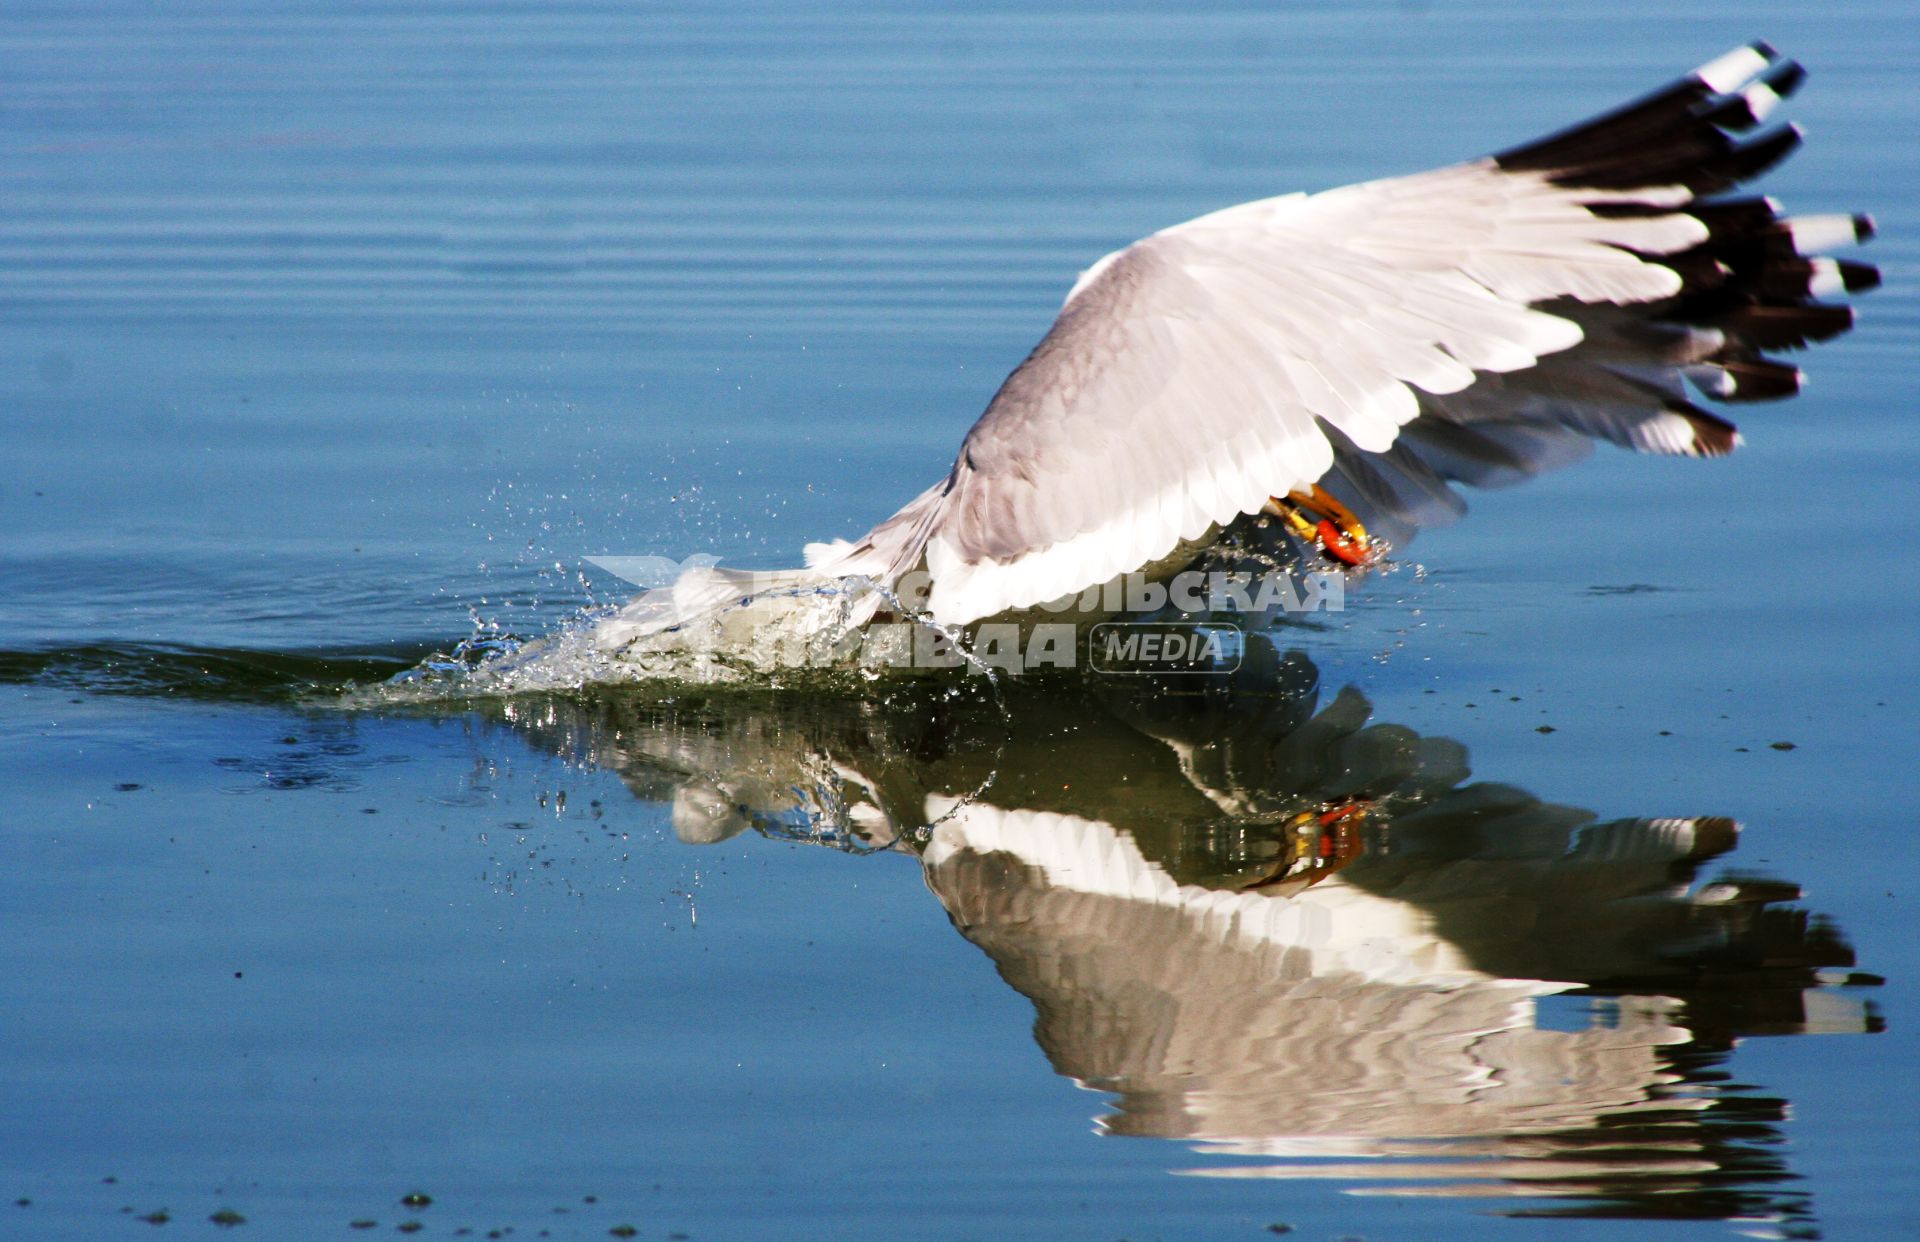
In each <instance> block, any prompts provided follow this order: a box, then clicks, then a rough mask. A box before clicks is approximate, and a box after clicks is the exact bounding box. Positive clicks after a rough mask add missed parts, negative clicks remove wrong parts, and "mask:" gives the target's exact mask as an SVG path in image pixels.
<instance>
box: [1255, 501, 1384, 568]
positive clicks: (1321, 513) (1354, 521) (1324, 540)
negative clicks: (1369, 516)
mask: <svg viewBox="0 0 1920 1242" xmlns="http://www.w3.org/2000/svg"><path fill="white" fill-rule="evenodd" d="M1303 510H1304V511H1305V512H1302V511H1303ZM1266 512H1268V513H1271V514H1273V515H1274V516H1275V517H1277V518H1279V519H1280V520H1281V521H1283V522H1285V523H1286V524H1287V529H1288V530H1290V531H1292V532H1293V533H1294V534H1295V535H1298V536H1299V537H1300V538H1301V539H1302V540H1303V541H1305V542H1307V543H1312V544H1317V545H1319V547H1320V550H1321V551H1323V552H1325V553H1326V554H1327V555H1328V556H1330V557H1332V558H1333V559H1335V560H1337V561H1344V562H1346V563H1347V564H1349V565H1366V564H1369V563H1371V562H1372V561H1374V560H1376V559H1378V557H1379V555H1380V549H1379V547H1378V546H1377V545H1376V544H1375V543H1374V541H1373V538H1372V536H1370V535H1368V534H1367V528H1366V527H1365V526H1363V525H1361V522H1360V519H1359V518H1358V517H1356V516H1354V512H1353V510H1351V509H1349V508H1347V507H1346V506H1345V505H1343V504H1341V503H1340V502H1339V501H1338V500H1335V499H1334V498H1333V497H1332V496H1331V495H1330V494H1329V493H1328V492H1327V490H1326V489H1325V488H1323V487H1321V486H1320V485H1319V484H1318V483H1316V484H1314V485H1313V487H1312V488H1311V489H1310V490H1308V491H1304V492H1303V491H1299V490H1297V489H1296V490H1294V491H1291V492H1288V493H1287V495H1286V499H1284V500H1282V499H1281V498H1279V497H1277V496H1275V497H1271V498H1269V499H1268V501H1267V505H1266ZM1307 514H1312V515H1313V516H1314V517H1315V518H1318V519H1319V521H1318V522H1317V523H1316V522H1314V521H1312V520H1310V519H1309V518H1308V517H1307V516H1306V515H1307Z"/></svg>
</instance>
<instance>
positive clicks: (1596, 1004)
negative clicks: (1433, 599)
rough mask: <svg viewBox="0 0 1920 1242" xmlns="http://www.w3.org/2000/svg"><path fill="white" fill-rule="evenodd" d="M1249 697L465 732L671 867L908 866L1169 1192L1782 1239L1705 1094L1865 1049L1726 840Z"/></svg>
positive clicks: (583, 718)
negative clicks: (661, 837)
mask: <svg viewBox="0 0 1920 1242" xmlns="http://www.w3.org/2000/svg"><path fill="white" fill-rule="evenodd" d="M1255 654H1258V652H1257V651H1256V652H1255ZM1255 663H1257V664H1260V665H1261V666H1260V667H1248V668H1245V669H1243V670H1242V672H1241V674H1240V675H1238V676H1235V677H1188V678H1179V679H1165V680H1160V681H1147V680H1143V679H1137V678H1119V677H1114V678H1105V679H1090V680H1088V681H1085V682H1076V683H1074V684H1073V685H1071V686H1068V687H1062V686H1059V685H1054V686H1048V687H1036V686H1031V685H1022V684H1019V683H1016V684H1014V685H1013V686H1011V687H1009V688H1006V689H1004V690H1002V691H999V692H995V691H994V690H993V689H992V688H990V687H988V686H987V685H986V684H985V683H984V682H983V681H982V680H981V679H977V678H976V679H972V680H970V681H969V682H968V683H966V684H964V685H962V686H960V687H958V688H955V687H954V686H952V685H945V686H938V687H936V686H910V687H906V688H900V689H895V690H893V691H891V692H890V693H888V694H886V695H884V696H877V697H859V698H847V697H835V696H804V697H803V696H793V695H786V696H780V695H772V694H763V695H753V694H745V693H738V692H729V693H726V694H721V695H708V696H704V697H688V696H686V695H684V694H683V695H680V696H678V697H676V698H674V699H663V698H660V697H633V696H631V695H614V694H603V695H595V696H592V697H584V698H576V699H567V700H533V701H530V700H524V699H523V700H516V701H510V702H508V703H506V704H503V705H500V706H499V707H497V708H495V709H494V710H496V711H498V712H500V713H501V714H502V715H503V716H505V717H506V718H507V719H509V720H510V721H511V722H512V723H513V725H514V727H515V729H516V731H519V732H522V733H524V734H525V735H527V736H529V737H530V738H531V739H533V740H534V741H535V742H536V744H537V745H539V746H541V747H543V748H546V749H552V750H555V751H557V752H559V753H561V754H564V755H566V756H568V757H569V758H570V759H572V760H574V761H576V762H581V763H584V764H589V765H592V766H595V767H600V768H607V769H611V770H613V771H615V772H617V773H618V774H619V775H620V776H621V778H622V779H623V780H624V781H625V782H626V783H627V785H628V786H629V787H630V788H631V789H632V790H633V791H634V792H635V793H636V794H637V795H639V796H641V797H643V798H648V799H657V800H660V801H664V802H668V803H670V804H671V806H672V816H673V824H674V828H675V830H676V832H677V833H678V834H679V835H680V836H681V837H682V838H683V839H685V840H687V841H690V842H708V841H715V840H719V839H723V838H726V837H730V836H733V835H735V834H737V833H740V832H742V831H746V830H756V831H759V832H761V833H764V834H767V835H770V836H776V837H784V838H794V839H803V840H809V841H815V842H819V843H823V844H829V845H837V846H840V847H842V848H848V849H868V850H870V849H883V848H890V849H895V850H900V851H903V852H912V853H916V854H918V856H919V858H920V860H921V862H922V864H923V866H924V870H925V874H926V879H927V883H928V885H929V887H930V888H931V889H932V891H933V892H934V894H935V895H936V896H937V897H938V898H939V899H940V901H941V903H942V904H943V905H944V906H945V907H946V909H947V911H948V913H949V914H950V915H951V917H952V919H953V922H954V926H955V927H956V928H958V929H959V931H960V932H961V934H963V935H964V936H966V937H967V939H968V940H970V941H972V942H973V943H974V944H976V945H978V946H979V947H980V948H981V949H982V950H984V951H985V952H986V953H987V954H988V955H990V956H991V957H992V959H993V960H994V963H995V964H996V966H997V967H998V969H999V971H1000V974H1001V975H1002V977H1004V978H1005V979H1006V981H1007V982H1008V983H1009V984H1011V985H1012V986H1013V987H1015V988H1017V989H1018V990H1019V991H1020V992H1021V993H1023V994H1024V995H1025V996H1027V997H1028V998H1029V999H1030V1000H1031V1001H1032V1002H1033V1005H1034V1008H1035V1010H1036V1012H1037V1015H1038V1017H1037V1021H1036V1022H1035V1026H1034V1034H1035V1037H1036V1039H1037V1040H1038V1041H1039V1043H1040V1045H1041V1047H1042V1048H1043V1049H1044V1050H1045V1052H1046V1055H1047V1057H1048V1058H1049V1059H1050V1061H1051V1062H1052V1064H1053V1066H1054V1068H1055V1069H1056V1070H1057V1071H1058V1072H1060V1073H1061V1074H1063V1075H1066V1076H1068V1077H1070V1078H1072V1079H1074V1080H1075V1081H1076V1082H1079V1083H1081V1084H1083V1085H1085V1086H1087V1087H1090V1088H1094V1089H1097V1090H1100V1091H1103V1092H1107V1093H1110V1094H1111V1097H1112V1101H1111V1104H1110V1107H1109V1111H1108V1112H1107V1114H1106V1115H1105V1116H1104V1117H1103V1118H1101V1121H1100V1124H1101V1126H1102V1127H1103V1128H1104V1130H1105V1131H1107V1132H1109V1133H1113V1134H1126V1135H1141V1136H1152V1137H1158V1138H1168V1139H1178V1140H1181V1141H1183V1142H1185V1143H1188V1144H1190V1145H1192V1146H1193V1148H1194V1149H1195V1150H1197V1151H1199V1152H1203V1153H1206V1154H1209V1155H1211V1156H1215V1157H1218V1159H1216V1160H1214V1161H1212V1162H1209V1163H1203V1164H1202V1166H1201V1167H1198V1168H1194V1169H1189V1170H1185V1171H1188V1172H1193V1173H1198V1174H1202V1175H1207V1176H1217V1177H1260V1178H1302V1177H1308V1178H1332V1179H1337V1180H1339V1181H1341V1182H1343V1183H1346V1184H1348V1185H1349V1186H1351V1187H1353V1188H1355V1189H1361V1190H1366V1191H1368V1192H1370V1193H1384V1194H1420V1195H1458V1196H1496V1197H1510V1198H1512V1199H1514V1200H1516V1202H1513V1203H1511V1204H1509V1205H1508V1207H1507V1209H1506V1210H1510V1211H1520V1212H1527V1213H1533V1214H1569V1215H1581V1216H1596V1215H1623V1216H1647V1217H1653V1216H1659V1217H1694V1218H1704V1219H1742V1220H1746V1221H1748V1222H1750V1226H1751V1228H1753V1229H1755V1230H1757V1231H1759V1232H1760V1233H1761V1234H1762V1235H1763V1236H1765V1235H1774V1236H1804V1235H1806V1234H1807V1233H1808V1231H1809V1230H1810V1229H1811V1218H1810V1209H1809V1205H1808V1204H1807V1203H1806V1202H1805V1201H1804V1197H1803V1196H1802V1195H1801V1194H1799V1193H1797V1192H1795V1191H1794V1190H1793V1189H1792V1187H1791V1183H1792V1182H1793V1180H1794V1175H1793V1174H1792V1172H1791V1171H1790V1170H1789V1168H1788V1167H1787V1166H1786V1164H1785V1162H1784V1160H1783V1159H1782V1157H1781V1155H1780V1147H1781V1144H1782V1142H1783V1136H1782V1133H1781V1130H1780V1128H1779V1126H1780V1123H1781V1121H1782V1120H1783V1118H1784V1116H1785V1112H1786V1104H1785V1102H1784V1101H1782V1100H1779V1099H1773V1098H1769V1097H1766V1096H1764V1095H1761V1094H1759V1093H1757V1092H1756V1091H1754V1090H1753V1089H1751V1088H1748V1087H1744V1086H1738V1085H1735V1084H1734V1083H1733V1081H1732V1079H1731V1078H1730V1076H1729V1074H1728V1073H1727V1072H1726V1069H1725V1068H1724V1066H1725V1063H1726V1061H1727V1059H1728V1056H1729V1054H1730V1052H1731V1050H1732V1048H1733V1046H1734V1044H1735V1041H1736V1040H1738V1039H1739V1038H1741V1037H1742V1036H1749V1035H1762V1034H1770V1035H1784V1034H1799V1033H1816V1032H1817V1033H1845V1032H1865V1031H1871V1030H1874V1029H1877V1027H1878V1019H1877V1018H1876V1017H1875V1015H1874V1013H1873V1011H1872V1008H1871V1006H1870V1005H1869V1004H1867V1003H1866V1002H1865V1001H1863V1000H1861V999H1860V998H1859V994H1858V993H1857V992H1856V991H1853V990H1850V989H1849V988H1848V987H1847V986H1845V985H1848V984H1855V983H1863V982H1868V981H1869V980H1868V979H1866V978H1865V977H1863V976H1857V975H1851V974H1849V973H1848V972H1847V970H1846V968H1847V967H1849V966H1851V965H1852V954H1851V952H1850V950H1849V949H1848V947H1847V945H1846V943H1845V941H1844V939H1843V938H1842V936H1841V935H1840V934H1839V932H1838V931H1837V930H1835V929H1834V928H1832V927H1831V926H1830V925H1828V924H1826V923H1824V922H1822V921H1821V920H1819V919H1817V918H1810V917H1809V916H1808V915H1807V914H1806V913H1805V912H1804V911H1802V910H1801V909H1799V908H1797V907H1795V906H1794V905H1792V904H1791V903H1793V902H1794V901H1795V900H1796V899H1797V898H1798V896H1799V893H1798V890H1797V889H1796V888H1795V887H1794V886H1793V885H1791V884H1788V883H1783V882H1778V881H1773V880H1761V879H1757V878H1739V877H1737V876H1733V877H1721V878H1710V877H1707V876H1705V875H1703V871H1704V869H1705V867H1706V864H1708V863H1709V862H1712V861H1713V860H1716V859H1721V858H1723V857H1724V856H1726V855H1728V854H1730V853H1731V852H1732V851H1733V850H1734V848H1735V846H1736V843H1737V839H1738V828H1737V826H1736V825H1735V824H1733V823H1732V822H1731V821H1728V820H1725V819H1712V818H1695V819H1629V820H1615V821H1611V822H1596V820H1595V817H1594V816H1593V815H1591V814H1590V813H1588V812H1586V811H1582V810H1578V809H1575V808H1572V807H1565V806H1557V805H1553V804H1551V803H1547V802H1543V801H1541V800H1540V799H1538V798H1536V797H1534V796H1533V795H1532V794H1530V793H1528V792H1526V791H1525V790H1522V789H1520V788H1517V787H1514V786H1511V785H1504V784H1491V783H1484V782H1473V781H1470V780H1469V773H1468V768H1467V763H1466V752H1465V750H1464V749H1463V748H1462V746H1461V745H1460V744H1458V743H1456V742H1453V741H1449V740H1446V739H1441V738H1431V737H1422V736H1420V735H1418V734H1417V733H1415V732H1414V731H1412V730H1410V729H1407V728H1404V727H1402V726H1398V725H1393V724H1386V723H1379V722H1375V721H1373V720H1372V719H1371V718H1370V717H1371V711H1370V708H1369V705H1368V704H1367V702H1366V701H1365V700H1364V699H1363V698H1362V697H1361V696H1360V695H1359V694H1357V693H1355V692H1353V691H1351V690H1348V691H1344V692H1341V693H1339V694H1338V695H1336V696H1333V698H1332V701H1331V702H1327V703H1324V704H1323V703H1322V701H1321V700H1322V695H1321V693H1320V689H1319V685H1318V677H1317V675H1316V673H1315V670H1314V669H1313V667H1312V665H1311V664H1310V663H1309V662H1308V661H1307V660H1306V659H1305V658H1304V657H1302V656H1300V655H1298V654H1297V653H1296V654H1290V655H1284V656H1283V655H1278V654H1273V653H1268V655H1267V656H1266V657H1265V659H1264V660H1263V661H1256V662H1255ZM1836 985H1839V986H1836ZM1519 1200H1524V1202H1520V1201H1519Z"/></svg>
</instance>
